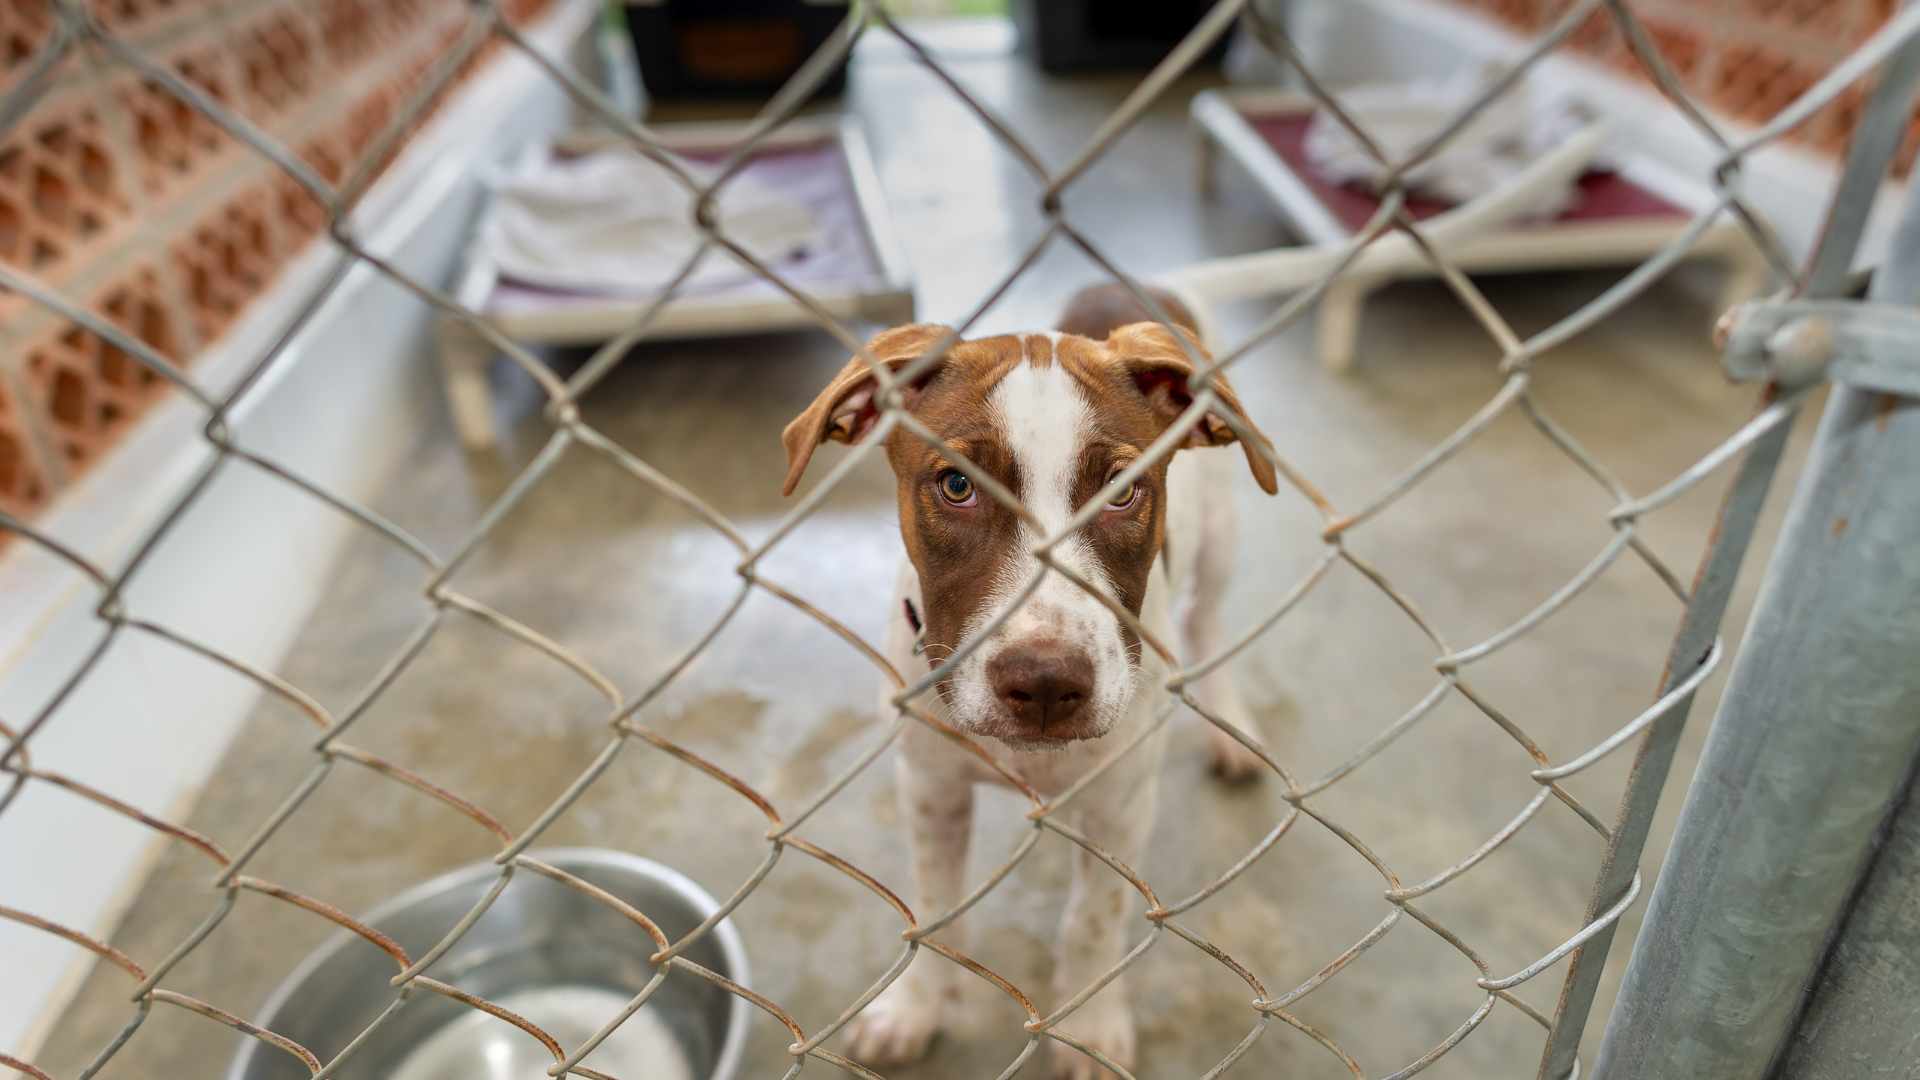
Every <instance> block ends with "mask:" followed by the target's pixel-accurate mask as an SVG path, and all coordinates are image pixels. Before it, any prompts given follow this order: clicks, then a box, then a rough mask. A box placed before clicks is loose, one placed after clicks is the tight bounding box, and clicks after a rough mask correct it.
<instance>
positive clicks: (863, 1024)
mask: <svg viewBox="0 0 1920 1080" xmlns="http://www.w3.org/2000/svg"><path fill="white" fill-rule="evenodd" d="M895 776H896V782H897V783H898V785H899V788H898V792H897V794H898V796H899V803H900V816H901V817H903V818H905V819H906V821H907V843H908V848H909V855H910V857H911V859H912V862H913V913H914V916H915V917H916V918H918V919H919V920H920V921H921V922H923V923H924V922H928V921H931V920H933V919H935V918H938V917H939V916H940V915H942V914H944V913H945V912H946V911H948V910H949V909H951V908H952V907H953V906H954V905H955V904H957V903H959V902H960V899H961V897H962V896H964V895H966V893H965V889H966V868H967V841H968V838H969V836H970V835H971V831H972V828H973V783H972V781H971V780H969V779H967V778H966V777H965V776H956V775H952V774H950V773H948V772H947V771H945V770H940V769H931V770H930V769H925V768H922V767H920V766H918V765H916V764H915V763H914V762H913V761H912V760H910V758H909V755H908V754H906V753H904V752H903V753H902V754H901V755H900V757H899V758H897V759H896V768H895ZM965 923H966V919H965V917H962V918H959V919H955V920H954V921H953V922H951V923H949V924H947V925H946V926H945V927H943V928H942V929H941V930H940V932H939V933H938V934H935V935H934V936H935V937H936V938H938V939H939V940H940V941H941V942H942V943H944V944H947V945H951V946H952V947H954V948H956V949H960V950H962V951H964V950H965V948H966V927H965ZM959 974H960V968H958V967H957V966H955V965H954V963H953V961H951V960H948V959H947V958H946V957H944V956H938V955H935V954H934V952H933V950H931V949H927V948H922V949H920V950H919V951H918V952H917V953H915V955H914V958H913V962H912V963H910V964H909V965H908V966H907V970H906V971H904V972H902V973H901V975H900V977H899V978H898V979H895V980H894V981H893V984H892V985H891V986H889V987H887V988H886V989H885V990H883V991H881V993H880V996H879V997H877V998H875V999H873V1002H872V1004H870V1005H868V1006H867V1007H866V1009H864V1010H863V1011H862V1012H861V1013H860V1015H859V1016H858V1017H856V1018H855V1019H854V1022H853V1023H852V1025H850V1026H849V1029H848V1030H849V1034H848V1037H847V1051H848V1054H849V1056H851V1057H852V1058H853V1059H854V1060H855V1061H859V1062H862V1063H864V1064H867V1065H874V1066H887V1065H904V1064H907V1063H908V1062H912V1061H917V1060H919V1059H920V1058H921V1057H922V1056H923V1055H925V1054H926V1052H927V1044H928V1043H930V1042H932V1041H933V1036H934V1033H935V1032H937V1031H939V1030H940V1018H941V1014H942V1013H943V1012H944V1011H945V1010H946V1007H947V1004H948V1002H949V1000H950V999H951V998H952V997H953V995H954V994H955V992H956V991H957V989H958V987H957V985H956V981H957V976H958V975H959Z"/></svg>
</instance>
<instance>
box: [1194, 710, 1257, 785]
mask: <svg viewBox="0 0 1920 1080" xmlns="http://www.w3.org/2000/svg"><path fill="white" fill-rule="evenodd" d="M1207 767H1208V768H1210V769H1212V770H1213V774H1214V775H1215V776H1218V777H1219V778H1220V779H1222V780H1225V781H1226V782H1227V783H1229V784H1244V783H1248V782H1249V781H1253V780H1258V779H1259V778H1260V774H1261V773H1263V772H1265V771H1266V768H1267V763H1266V762H1265V761H1262V760H1261V759H1260V755H1259V754H1256V753H1254V752H1253V751H1251V750H1249V749H1247V748H1246V745H1245V744H1244V743H1242V742H1241V741H1240V740H1239V739H1236V738H1234V737H1233V736H1231V735H1229V734H1227V733H1226V732H1224V731H1222V730H1220V729H1219V728H1218V727H1215V726H1214V725H1212V724H1208V725H1207Z"/></svg>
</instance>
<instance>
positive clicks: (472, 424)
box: [435, 318, 497, 452]
mask: <svg viewBox="0 0 1920 1080" xmlns="http://www.w3.org/2000/svg"><path fill="white" fill-rule="evenodd" d="M435 338H436V344H437V345H438V352H439V361H440V378H441V379H442V380H443V381H444V382H445V383H446V391H447V409H448V411H449V412H451V413H452V414H453V427H454V430H455V431H457V432H458V433H459V435H460V445H462V446H464V447H466V448H467V449H468V450H470V451H476V452H477V451H482V450H491V449H493V446H494V443H495V441H496V439H497V432H496V431H495V428H494V422H493V391H492V388H491V387H489V386H488V384H487V369H488V368H489V367H490V366H492V363H493V354H494V351H495V350H494V347H493V343H492V342H490V341H488V340H487V339H486V338H484V337H481V336H480V335H479V334H477V333H475V332H474V330H473V328H472V327H470V326H468V325H466V324H465V323H463V322H461V321H460V320H458V319H452V318H443V319H441V320H440V325H439V327H438V332H437V333H436V334H435Z"/></svg>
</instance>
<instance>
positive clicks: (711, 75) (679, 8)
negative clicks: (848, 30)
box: [626, 0, 847, 98]
mask: <svg viewBox="0 0 1920 1080" xmlns="http://www.w3.org/2000/svg"><path fill="white" fill-rule="evenodd" d="M626 9H627V29H628V31H629V32H630V33H632V35H633V52H634V56H635V57H636V58H637V59H638V60H639V61H640V78H641V80H642V81H643V82H644V83H645V84H646V87H647V93H648V94H649V95H650V96H652V97H656V98H689V97H704V98H714V97H722V98H767V97H771V96H773V94H774V92H775V91H777V90H779V89H780V87H781V85H782V84H784V83H785V82H786V81H787V79H788V77H790V76H791V75H792V74H793V73H794V72H795V71H797V70H799V68H800V65H801V64H804V63H806V60H807V57H809V56H812V55H813V53H814V50H816V49H818V48H819V47H820V46H821V44H822V43H823V42H825V41H826V40H827V39H828V38H829V37H831V36H832V35H833V32H834V29H835V28H836V27H838V26H839V25H840V24H841V22H843V21H844V20H845V19H846V17H847V5H846V4H844V3H808V2H804V0H662V2H657V3H649V4H628V5H626ZM846 85H847V69H846V65H845V63H842V64H841V65H840V67H839V68H838V69H837V70H836V71H834V73H833V76H832V77H831V78H829V79H827V80H826V82H824V83H822V84H821V87H820V90H819V92H818V93H817V94H816V95H815V96H816V97H819V96H828V95H833V94H838V93H840V92H841V91H842V90H844V89H845V88H846Z"/></svg>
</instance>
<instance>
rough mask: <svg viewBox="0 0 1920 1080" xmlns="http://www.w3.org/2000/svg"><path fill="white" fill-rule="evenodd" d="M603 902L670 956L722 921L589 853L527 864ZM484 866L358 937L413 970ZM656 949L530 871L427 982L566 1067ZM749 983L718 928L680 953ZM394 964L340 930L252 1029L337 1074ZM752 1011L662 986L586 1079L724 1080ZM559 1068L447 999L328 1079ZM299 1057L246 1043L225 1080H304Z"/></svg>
mask: <svg viewBox="0 0 1920 1080" xmlns="http://www.w3.org/2000/svg"><path fill="white" fill-rule="evenodd" d="M530 854H531V855H532V857H534V858H537V859H540V860H541V861H543V862H546V863H550V864H552V865H554V866H557V867H559V868H560V869H562V870H565V871H567V872H569V873H572V874H574V875H577V876H578V877H580V878H583V879H585V880H586V881H589V882H591V883H593V884H594V885H597V886H599V887H600V888H602V889H605V890H606V891H607V892H609V893H612V894H613V895H614V896H617V897H619V898H620V899H621V900H624V901H626V902H627V903H629V904H631V905H633V906H634V907H636V908H638V909H639V910H640V911H642V912H644V913H645V914H646V915H647V917H648V918H651V919H652V920H654V922H656V923H658V924H659V926H660V929H661V930H663V931H664V932H665V933H666V935H667V937H668V939H669V940H672V941H678V940H679V939H680V938H681V937H682V936H684V935H685V934H687V933H688V932H689V931H691V930H692V929H693V928H694V927H696V926H698V925H700V923H701V922H703V921H705V920H706V918H707V917H708V916H710V915H712V914H713V912H714V911H716V910H717V909H718V908H719V905H718V904H716V903H715V902H714V900H713V898H712V897H711V896H708V895H707V894H706V893H705V892H704V891H702V890H701V888H700V887H699V886H698V885H695V884H694V883H693V882H691V881H689V880H687V879H686V878H685V877H683V876H681V875H680V874H678V873H675V872H674V871H672V870H669V869H667V868H666V867H664V866H661V865H660V864H658V863H655V862H651V861H649V860H646V859H642V858H640V857H639V856H637V855H628V854H625V853H623V852H618V851H606V850H602V849H598V848H554V849H549V850H546V851H536V852H531V853H530ZM499 877H500V868H499V867H498V866H496V865H494V864H493V863H492V862H491V861H487V862H480V863H475V864H473V865H471V866H465V867H462V868H460V869H458V870H455V871H452V872H451V873H448V874H445V875H443V876H441V877H438V878H435V879H434V880H432V881H429V882H427V883H426V884H424V885H421V886H419V887H418V888H415V889H411V890H409V891H407V892H405V893H403V894H401V895H400V896H397V897H395V898H394V899H392V900H389V901H387V902H386V903H384V904H381V905H380V906H379V907H377V908H375V909H373V910H372V911H371V912H369V913H367V914H366V915H365V916H364V917H363V918H362V919H361V921H362V922H365V923H367V924H368V925H370V926H372V927H374V928H375V929H377V930H379V931H380V932H382V933H384V934H386V935H388V936H389V937H391V938H393V939H394V940H395V941H397V942H399V943H400V946H401V947H402V948H404V949H406V950H407V953H408V955H410V956H414V957H419V956H422V955H424V954H425V953H426V951H427V950H429V949H431V948H432V947H433V946H434V945H435V944H437V943H438V942H439V941H440V939H441V938H443V937H445V936H446V934H447V932H448V931H450V930H451V929H453V927H454V925H455V924H456V923H458V922H459V921H460V920H461V918H462V917H464V916H465V915H466V914H467V912H468V911H469V910H471V909H472V908H473V906H474V905H475V904H476V903H478V902H479V901H480V899H481V897H483V896H485V895H486V893H487V890H488V889H489V888H491V887H492V886H493V885H494V883H495V882H497V881H498V880H499ZM654 948H655V946H654V942H653V939H652V938H650V937H648V936H647V934H646V932H645V931H643V930H642V929H641V928H640V927H638V926H636V925H634V923H633V922H631V921H630V920H628V919H626V918H625V917H623V916H622V915H620V914H619V913H617V912H615V911H614V910H613V909H612V908H609V907H607V906H606V905H605V904H602V903H600V902H598V901H596V900H594V899H593V898H591V897H589V896H587V895H585V894H584V893H581V892H580V891H578V890H576V889H572V888H569V887H568V886H566V885H562V884H561V883H559V882H557V881H554V880H552V879H551V878H546V877H543V876H541V875H539V874H536V873H533V872H532V871H528V870H524V869H523V870H521V871H519V872H517V873H516V874H514V876H513V880H512V882H511V883H510V884H509V885H508V886H507V887H506V889H505V890H504V891H503V892H501V894H500V896H499V897H498V898H497V899H495V900H494V902H493V906H492V907H490V908H488V909H487V911H486V914H484V915H482V916H481V917H480V920H479V922H477V923H475V924H474V925H473V927H472V929H470V930H468V931H467V933H466V934H465V935H464V936H463V937H461V939H460V940H459V942H458V943H456V944H455V945H454V946H453V947H452V948H451V949H449V950H448V951H447V953H446V955H444V956H442V957H440V958H439V959H438V960H436V961H435V962H434V963H433V965H432V966H431V967H429V968H428V969H427V971H426V972H425V974H426V975H427V976H428V977H430V978H434V979H438V980H440V981H441V982H445V983H449V984H451V985H453V986H455V987H458V988H459V989H461V990H464V991H466V992H468V993H471V994H475V995H478V996H479V997H482V998H485V999H486V1000H488V1001H490V1002H492V1003H494V1004H496V1005H499V1006H501V1007H503V1008H505V1009H507V1010H509V1011H512V1012H514V1013H517V1014H519V1015H521V1016H523V1017H525V1018H526V1019H528V1020H530V1021H532V1022H533V1023H534V1024H535V1025H537V1026H538V1027H540V1028H542V1029H543V1030H545V1031H546V1032H547V1033H548V1034H550V1035H552V1036H553V1037H554V1038H555V1039H556V1040H558V1041H559V1043H560V1044H561V1046H563V1047H564V1048H565V1049H566V1050H568V1051H569V1052H571V1051H573V1050H575V1049H578V1048H579V1047H580V1046H581V1045H582V1044H584V1043H585V1042H586V1040H587V1039H588V1038H589V1037H591V1036H592V1035H593V1034H594V1033H595V1032H597V1031H599V1030H600V1028H601V1027H602V1026H603V1025H604V1024H606V1023H607V1021H609V1020H612V1019H613V1018H614V1017H615V1016H617V1015H619V1013H620V1011H621V1010H622V1009H623V1008H624V1007H625V1006H626V1004H627V1002H628V1001H629V1000H630V999H631V998H632V997H633V996H634V995H635V994H637V993H639V992H640V990H641V988H642V987H644V986H645V985H646V984H647V982H648V980H650V979H651V978H653V975H654V966H653V965H652V964H651V963H649V962H648V959H647V958H648V957H649V956H651V955H652V954H653V951H654ZM682 955H684V956H685V957H686V958H687V959H688V960H691V961H692V962H694V963H696V964H699V965H700V966H702V967H704V968H707V969H708V970H710V971H713V972H715V973H717V974H720V975H723V976H725V977H727V978H729V979H731V980H733V981H734V982H736V983H738V984H740V985H742V986H745V985H746V984H747V960H746V953H745V952H744V951H743V950H742V949H741V947H740V935H739V934H738V933H737V932H735V930H734V928H733V924H732V923H731V922H730V921H727V920H722V921H721V922H720V923H719V924H718V925H717V926H715V927H714V928H713V930H712V931H711V932H709V933H708V934H706V935H705V936H704V937H703V938H702V939H701V940H700V941H699V942H697V943H695V944H694V945H693V946H692V947H690V948H688V949H687V950H686V952H685V953H683V954H682ZM397 970H398V969H397V968H396V966H395V964H394V960H393V957H391V956H389V955H388V954H387V953H385V952H384V951H382V950H381V949H379V948H377V947H375V946H374V945H373V944H372V943H370V942H368V941H367V940H366V939H364V938H362V937H360V936H359V935H357V934H355V933H353V932H351V931H348V930H342V931H340V932H339V933H337V934H335V935H333V936H332V937H330V938H328V939H327V941H326V942H325V943H324V944H322V945H321V946H320V947H319V948H318V949H315V950H314V951H313V952H312V953H311V954H309V955H308V956H307V958H306V959H304V960H302V961H301V962H300V965H299V966H298V967H296V968H294V970H293V973H292V974H290V975H288V976H287V978H286V979H285V981H283V982H282V983H281V984H280V985H279V986H278V987H277V988H275V990H274V992H273V995H272V996H271V997H269V998H268V999H267V1003H266V1005H265V1006H263V1007H262V1008H261V1011H260V1015H259V1016H258V1017H257V1018H256V1021H255V1022H256V1023H258V1024H259V1025H260V1026H261V1027H263V1028H266V1029H268V1030H270V1031H274V1032H277V1033H279V1034H281V1035H284V1036H286V1037H287V1038H289V1039H292V1040H293V1041H294V1042H297V1043H299V1044H300V1045H302V1046H304V1047H306V1048H307V1049H308V1050H311V1051H312V1052H313V1053H314V1054H316V1055H317V1056H318V1057H319V1058H320V1060H321V1061H322V1062H326V1061H329V1060H331V1059H332V1058H333V1057H334V1056H335V1055H337V1054H338V1053H339V1052H340V1051H341V1050H343V1049H345V1048H346V1047H347V1045H348V1044H349V1043H351V1042H352V1041H353V1040H354V1039H355V1038H357V1037H358V1036H359V1035H360V1034H361V1033H362V1032H363V1031H365V1030H366V1029H367V1028H368V1027H369V1026H370V1025H372V1024H373V1023H374V1022H375V1021H376V1020H378V1019H379V1018H380V1015H381V1014H382V1013H383V1012H385V1011H386V1010H387V1008H388V1007H389V1006H390V1005H391V1004H392V1003H393V1001H394V999H395V993H396V992H395V990H394V988H393V987H391V986H390V985H388V981H389V980H390V979H392V978H393V976H394V975H395V973H396V972H397ZM747 1010H748V1006H747V1002H746V1001H745V1000H744V999H742V998H739V997H736V996H735V995H733V994H730V993H728V992H726V991H725V990H722V989H721V988H720V987H718V986H715V985H714V984H712V983H710V982H707V981H706V980H704V979H700V978H697V977H695V976H693V975H690V974H688V973H686V972H684V971H674V972H672V973H670V974H669V975H668V976H667V978H666V981H665V982H663V983H662V984H661V986H660V988H659V989H658V990H656V991H655V992H654V994H653V996H652V997H651V998H649V999H648V1001H647V1004H646V1005H644V1006H643V1007H641V1009H640V1011H639V1012H637V1013H635V1014H634V1015H633V1016H632V1017H630V1018H629V1019H628V1020H627V1021H626V1022H625V1023H624V1024H622V1025H621V1026H620V1027H619V1028H618V1029H616V1030H615V1031H614V1032H613V1034H612V1035H611V1036H609V1037H608V1039H607V1041H606V1042H604V1043H602V1044H601V1045H600V1046H599V1047H597V1048H596V1049H595V1050H594V1052H593V1053H592V1054H590V1055H588V1056H587V1058H586V1059H585V1060H584V1061H582V1062H581V1064H583V1065H586V1066H588V1067H589V1068H595V1069H599V1070H600V1071H602V1072H605V1073H608V1074H611V1075H613V1076H617V1077H619V1078H620V1080H732V1077H733V1074H734V1072H735V1070H736V1069H738V1067H739V1065H740V1054H741V1051H742V1049H743V1047H744V1045H745V1041H746V1029H747ZM552 1064H553V1055H552V1054H551V1053H549V1052H548V1051H547V1050H546V1048H545V1047H543V1046H542V1045H541V1044H540V1042H539V1041H538V1040H536V1039H535V1038H534V1037H533V1036H531V1035H529V1034H527V1033H526V1032H524V1031H521V1030H520V1029H519V1028H516V1027H514V1026H513V1025H511V1024H508V1023H507V1022H505V1021H503V1020H500V1019H498V1018H496V1017H493V1016H490V1015H487V1014H485V1013H482V1012H480V1011H479V1010H477V1009H474V1008H473V1007H471V1006H468V1005H464V1004H461V1003H460V1002H458V1001H455V1000H453V999H451V998H449V997H446V996H445V995H443V994H439V993H435V992H433V991H431V990H427V989H425V988H416V989H415V990H414V993H413V996H412V998H411V999H410V1000H409V1001H408V1002H407V1003H406V1004H405V1005H404V1006H403V1007H401V1008H400V1009H399V1010H398V1011H397V1012H395V1013H394V1014H393V1015H392V1017H390V1018H389V1019H388V1020H387V1022H386V1023H385V1024H383V1025H381V1026H380V1027H379V1028H377V1029H376V1030H375V1031H373V1033H372V1034H371V1035H369V1036H367V1039H366V1042H365V1043H364V1044H363V1045H361V1046H360V1047H359V1049H357V1050H356V1051H355V1052H354V1054H353V1056H352V1057H350V1058H348V1059H347V1061H346V1062H345V1063H344V1064H343V1065H342V1066H341V1067H340V1069H339V1071H338V1072H336V1073H334V1074H333V1075H334V1076H335V1077H337V1078H339V1080H456V1078H458V1080H479V1078H486V1080H496V1078H497V1080H522V1078H524V1080H540V1078H542V1077H544V1076H545V1075H546V1070H547V1068H548V1066H550V1065H552ZM308 1075H309V1070H308V1069H307V1067H306V1066H305V1065H303V1064H302V1063H301V1062H300V1061H299V1060H297V1059H296V1058H295V1057H293V1055H291V1054H289V1053H287V1052H285V1051H283V1050H280V1049H278V1048H276V1047H273V1046H269V1045H267V1044H266V1043H263V1042H261V1041H260V1040H258V1039H254V1038H251V1037H244V1036H243V1037H242V1039H241V1045H240V1048H239V1051H238V1052H237V1053H235V1054H234V1057H233V1063H232V1064H231V1065H230V1066H228V1068H227V1077H226V1080H282V1078H285V1080H306V1077H307V1076H308Z"/></svg>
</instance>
